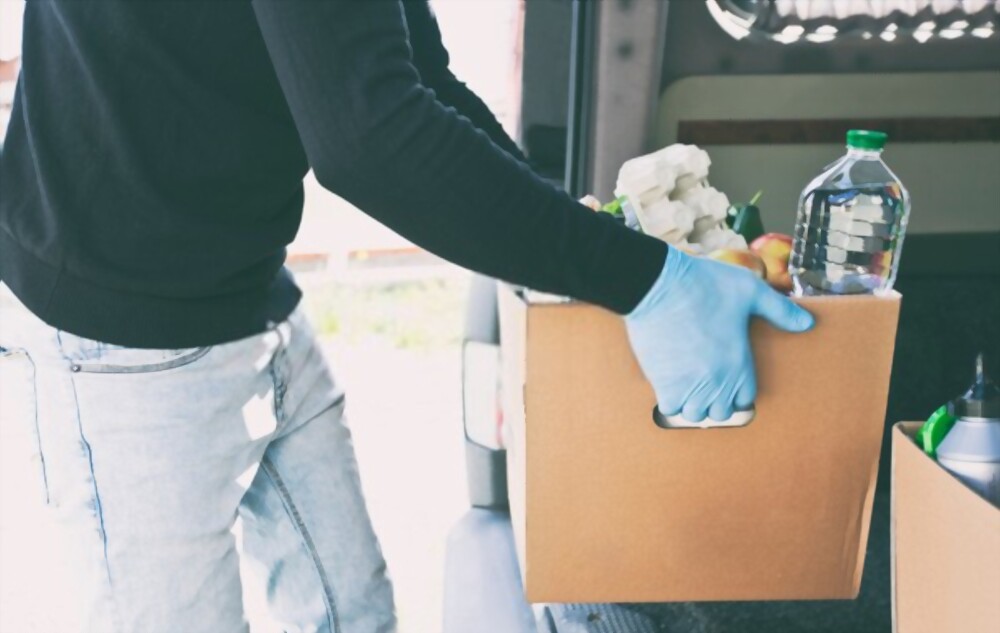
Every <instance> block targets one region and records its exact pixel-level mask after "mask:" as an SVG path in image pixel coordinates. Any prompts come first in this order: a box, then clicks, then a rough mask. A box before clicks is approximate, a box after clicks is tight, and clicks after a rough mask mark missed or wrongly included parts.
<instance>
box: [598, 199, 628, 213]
mask: <svg viewBox="0 0 1000 633" xmlns="http://www.w3.org/2000/svg"><path fill="white" fill-rule="evenodd" d="M624 199H625V197H624V196H622V197H621V198H615V199H614V200H612V201H611V202H608V203H607V204H605V205H604V206H602V207H601V211H604V212H605V213H610V214H611V215H621V216H623V215H625V213H624V212H623V211H622V200H624Z"/></svg>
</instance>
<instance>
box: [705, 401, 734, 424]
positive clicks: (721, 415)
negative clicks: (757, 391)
mask: <svg viewBox="0 0 1000 633" xmlns="http://www.w3.org/2000/svg"><path fill="white" fill-rule="evenodd" d="M708 417H710V418H712V419H713V420H715V421H716V422H725V421H726V420H728V419H729V418H731V417H733V403H732V402H731V401H730V400H728V399H720V400H716V401H715V402H713V403H712V406H710V407H709V408H708Z"/></svg>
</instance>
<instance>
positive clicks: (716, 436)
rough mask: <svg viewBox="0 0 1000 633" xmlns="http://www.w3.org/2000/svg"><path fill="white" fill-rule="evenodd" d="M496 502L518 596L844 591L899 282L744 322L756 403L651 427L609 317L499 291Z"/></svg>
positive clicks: (852, 593) (850, 588) (634, 367)
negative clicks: (706, 422) (728, 418)
mask: <svg viewBox="0 0 1000 633" xmlns="http://www.w3.org/2000/svg"><path fill="white" fill-rule="evenodd" d="M500 293H501V296H500V327H501V339H502V346H503V348H502V349H503V362H504V369H503V371H504V404H505V408H504V413H505V420H506V424H507V433H508V440H509V441H508V479H509V489H510V500H511V515H512V518H513V522H514V533H515V540H516V543H517V547H518V555H519V557H520V562H521V572H522V575H523V580H524V585H525V592H526V594H527V597H528V599H529V600H530V601H532V602H671V601H709V600H786V599H835V598H854V597H856V596H857V592H858V589H859V586H860V583H861V571H862V565H863V562H864V555H865V547H866V543H867V536H868V526H869V519H870V516H871V506H872V498H873V495H874V489H875V479H876V474H877V470H878V457H879V447H880V443H881V440H882V430H883V426H884V416H885V407H886V399H887V394H888V390H889V373H890V369H891V366H892V354H893V346H894V340H895V333H896V323H897V319H898V315H899V306H900V297H899V295H898V294H896V295H894V296H892V297H887V298H877V297H871V296H865V297H812V298H806V299H803V300H802V301H801V302H802V304H803V305H805V306H806V307H807V308H808V309H809V310H810V311H811V312H812V313H813V314H814V315H815V316H816V318H817V327H816V328H815V329H814V330H813V331H811V332H809V333H806V334H801V335H791V334H785V333H782V332H779V331H777V330H775V329H773V328H771V327H770V326H768V325H765V324H763V323H755V324H754V325H753V327H752V341H753V346H754V351H755V358H756V363H757V371H758V382H759V396H758V399H757V403H756V404H757V416H756V418H755V419H754V420H753V422H751V423H750V424H749V425H748V426H746V427H743V428H715V429H662V428H660V427H658V426H656V425H655V424H654V423H653V421H652V413H653V406H654V402H655V398H654V396H653V392H652V388H651V387H650V386H649V384H648V383H647V382H646V380H645V379H644V377H643V375H642V373H641V371H640V369H639V366H638V364H637V363H636V361H635V358H634V356H633V355H632V352H631V348H630V347H629V344H628V340H627V337H626V333H625V327H624V322H623V321H622V319H621V318H620V317H619V316H617V315H615V314H612V313H610V312H607V311H605V310H603V309H600V308H597V307H594V306H591V305H587V304H582V303H535V302H530V301H526V300H525V299H524V298H523V296H521V295H519V294H516V293H515V292H514V291H513V290H512V289H510V288H501V290H500Z"/></svg>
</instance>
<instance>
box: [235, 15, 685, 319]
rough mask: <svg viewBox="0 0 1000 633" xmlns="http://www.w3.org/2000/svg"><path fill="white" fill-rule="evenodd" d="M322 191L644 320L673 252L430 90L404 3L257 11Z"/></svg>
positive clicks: (443, 251)
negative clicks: (565, 186) (597, 208)
mask: <svg viewBox="0 0 1000 633" xmlns="http://www.w3.org/2000/svg"><path fill="white" fill-rule="evenodd" d="M253 8H254V10H255V12H256V15H257V20H258V23H259V25H260V28H261V32H262V33H263V36H264V39H265V42H266V44H267V47H268V50H269V52H270V55H271V59H272V62H273V64H274V68H275V70H276V72H277V75H278V79H279V81H280V83H281V86H282V89H283V91H284V93H285V96H286V99H287V101H288V104H289V107H290V109H291V112H292V116H293V118H294V120H295V123H296V125H297V127H298V130H299V134H300V137H301V139H302V143H303V146H304V147H305V150H306V154H307V156H308V158H309V162H310V165H311V166H312V168H313V170H314V172H315V174H316V178H317V180H318V181H319V182H320V183H321V184H322V185H323V186H325V187H326V188H328V189H330V190H331V191H334V192H336V193H337V194H339V195H341V196H342V197H344V198H345V199H347V200H348V201H350V202H352V203H353V204H354V205H356V206H357V207H359V208H360V209H362V210H364V211H365V212H366V213H368V214H369V215H371V216H373V217H374V218H376V219H378V220H379V221H381V222H382V223H384V224H386V225H387V226H389V227H390V228H392V229H394V230H396V231H397V232H399V233H400V234H402V235H403V236H405V237H407V238H408V239H410V240H412V241H413V242H414V243H416V244H418V245H420V246H423V247H424V248H427V249H428V250H430V251H432V252H434V253H437V254H439V255H440V256H442V257H444V258H446V259H449V260H451V261H453V262H456V263H458V264H460V265H462V266H465V267H467V268H470V269H472V270H476V271H478V272H481V273H484V274H487V275H490V276H493V277H498V278H501V279H504V280H507V281H512V282H515V283H520V284H524V285H527V286H530V287H533V288H536V289H539V290H544V291H549V292H556V293H560V294H567V295H570V296H573V297H576V298H578V299H582V300H585V301H590V302H593V303H597V304H599V305H603V306H605V307H607V308H610V309H612V310H615V311H617V312H620V313H626V312H629V311H630V310H632V309H633V308H634V307H635V306H636V304H638V302H639V300H640V299H641V298H642V297H643V296H644V295H645V294H646V293H647V291H648V290H649V289H650V287H651V286H652V284H653V281H654V280H655V279H656V278H657V276H658V275H659V273H660V271H661V270H662V268H663V263H664V260H665V257H666V252H667V247H666V245H665V244H664V243H662V242H660V241H659V240H656V239H654V238H651V237H649V236H645V235H641V234H639V233H636V232H633V231H630V230H628V229H625V228H623V227H621V226H619V225H618V224H617V223H615V222H614V220H612V219H611V218H610V217H607V216H606V214H598V213H594V212H592V211H590V210H588V209H587V208H585V207H583V206H582V205H580V204H578V203H576V202H575V201H573V200H572V199H571V198H569V196H567V195H566V194H565V193H564V192H561V191H559V190H557V189H555V188H553V187H552V186H551V185H549V184H547V183H546V182H545V181H543V180H542V179H540V178H538V177H537V176H535V175H534V174H533V173H532V172H531V171H530V170H529V169H528V168H527V167H526V166H524V165H523V164H522V163H520V162H518V161H517V160H515V159H514V158H512V157H511V156H510V155H509V154H508V153H506V152H504V151H503V150H501V149H500V148H499V147H498V146H497V145H496V144H495V143H494V142H493V141H491V140H490V138H489V137H488V136H487V135H486V134H485V133H483V132H481V131H479V130H477V129H476V127H475V126H473V125H472V124H471V123H470V122H469V120H468V119H465V118H463V117H461V116H459V115H458V114H457V113H456V112H455V111H454V110H452V109H450V108H447V107H445V106H444V105H442V104H441V102H439V101H438V100H437V99H436V98H435V96H434V94H433V93H432V92H431V91H430V90H428V89H427V88H426V87H425V86H424V85H423V84H422V83H421V81H420V76H419V74H418V72H417V70H416V68H415V67H414V65H413V61H412V58H411V53H410V47H409V45H408V43H407V30H406V22H405V17H404V12H403V8H402V6H401V5H400V3H399V2H398V1H389V0H366V1H364V2H360V1H345V2H315V1H313V0H253Z"/></svg>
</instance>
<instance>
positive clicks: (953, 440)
mask: <svg viewBox="0 0 1000 633" xmlns="http://www.w3.org/2000/svg"><path fill="white" fill-rule="evenodd" d="M952 406H953V408H954V411H955V417H956V418H957V419H956V420H955V424H954V426H952V427H951V430H950V431H948V434H947V435H946V436H945V438H944V440H942V441H941V444H940V445H939V446H938V447H937V459H938V463H939V464H941V466H943V467H944V468H946V469H947V470H949V471H950V472H951V473H952V474H953V475H955V476H956V477H958V478H959V479H961V480H962V481H963V482H965V484H966V485H967V486H969V487H970V488H972V489H973V490H975V491H976V492H978V493H979V494H981V495H982V496H984V497H986V498H987V499H988V500H989V501H990V502H992V503H993V505H995V506H996V507H998V508H1000V388H998V387H997V386H996V385H995V384H994V383H993V382H992V381H991V380H990V379H989V378H987V377H986V370H985V368H984V367H983V355H982V354H980V355H979V357H978V358H977V359H976V379H975V382H973V383H972V386H971V387H969V390H968V391H967V392H965V395H963V396H961V397H959V398H958V399H956V400H955V401H954V403H952Z"/></svg>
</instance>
